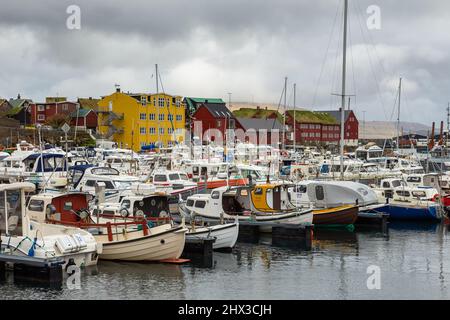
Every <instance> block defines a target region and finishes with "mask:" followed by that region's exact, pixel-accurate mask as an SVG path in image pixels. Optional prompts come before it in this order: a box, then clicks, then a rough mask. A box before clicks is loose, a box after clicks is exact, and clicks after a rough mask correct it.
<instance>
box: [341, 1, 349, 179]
mask: <svg viewBox="0 0 450 320" xmlns="http://www.w3.org/2000/svg"><path fill="white" fill-rule="evenodd" d="M347 15H348V0H345V2H344V39H343V42H342V50H343V54H342V97H341V98H342V103H341V141H340V147H341V148H340V162H341V167H340V171H341V179H342V180H343V179H344V133H345V130H344V127H345V80H346V71H347V70H346V68H347Z"/></svg>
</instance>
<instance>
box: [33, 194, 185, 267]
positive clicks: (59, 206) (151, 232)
mask: <svg viewBox="0 0 450 320" xmlns="http://www.w3.org/2000/svg"><path fill="white" fill-rule="evenodd" d="M89 197H91V196H90V195H89V193H82V192H69V193H64V194H54V193H42V194H38V195H35V196H32V197H31V199H30V205H29V206H28V212H29V214H30V216H33V217H34V218H35V219H40V220H41V221H42V222H45V223H53V224H62V225H66V226H76V227H78V228H82V229H86V230H87V231H89V232H90V233H91V234H92V235H93V236H94V238H95V240H96V241H97V242H98V243H101V244H103V251H102V253H101V254H100V259H104V260H122V261H160V260H166V259H178V258H179V257H180V256H181V254H182V252H183V248H184V244H185V234H186V232H187V229H186V228H185V227H184V225H181V226H174V225H173V223H172V222H171V221H168V220H167V219H162V222H160V221H157V219H153V221H148V220H147V219H146V218H145V217H144V216H139V217H121V216H115V215H110V214H109V215H103V214H102V211H99V212H96V215H95V216H93V215H91V212H90V211H89V209H88V207H89V205H88V202H89ZM36 204H39V206H37V205H36ZM31 205H32V206H33V207H30V206H31ZM97 215H98V216H97ZM159 223H161V224H159Z"/></svg>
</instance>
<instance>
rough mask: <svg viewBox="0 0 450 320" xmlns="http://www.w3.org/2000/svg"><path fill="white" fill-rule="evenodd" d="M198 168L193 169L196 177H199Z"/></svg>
mask: <svg viewBox="0 0 450 320" xmlns="http://www.w3.org/2000/svg"><path fill="white" fill-rule="evenodd" d="M198 171H199V170H198V167H192V174H193V175H194V176H198Z"/></svg>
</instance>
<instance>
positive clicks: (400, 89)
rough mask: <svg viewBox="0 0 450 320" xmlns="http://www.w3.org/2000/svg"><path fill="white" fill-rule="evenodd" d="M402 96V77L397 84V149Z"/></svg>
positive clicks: (398, 145)
mask: <svg viewBox="0 0 450 320" xmlns="http://www.w3.org/2000/svg"><path fill="white" fill-rule="evenodd" d="M401 98H402V78H400V81H399V84H398V111H397V150H398V149H399V147H400V105H401Z"/></svg>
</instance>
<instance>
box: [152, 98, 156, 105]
mask: <svg viewBox="0 0 450 320" xmlns="http://www.w3.org/2000/svg"><path fill="white" fill-rule="evenodd" d="M153 105H154V106H155V107H156V98H153Z"/></svg>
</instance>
